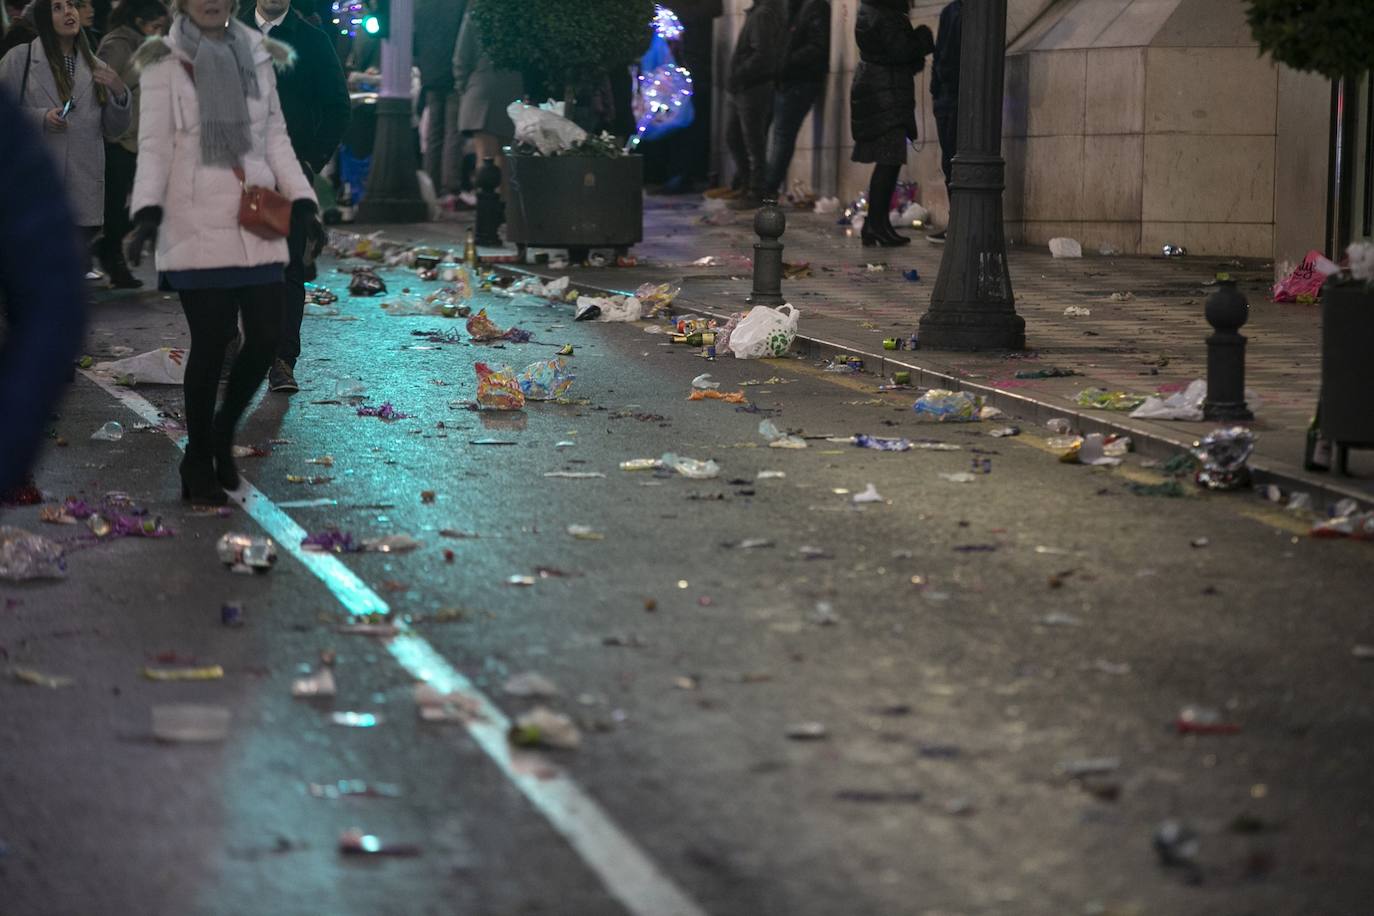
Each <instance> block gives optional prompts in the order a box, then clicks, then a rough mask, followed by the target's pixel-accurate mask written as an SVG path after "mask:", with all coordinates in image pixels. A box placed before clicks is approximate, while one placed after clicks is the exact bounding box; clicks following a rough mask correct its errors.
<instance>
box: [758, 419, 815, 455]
mask: <svg viewBox="0 0 1374 916" xmlns="http://www.w3.org/2000/svg"><path fill="white" fill-rule="evenodd" d="M759 435H760V436H763V438H765V439H767V440H768V447H769V448H793V449H796V448H806V440H805V439H803V438H802V437H801V436H793V435H791V434H789V433H786V432H784V431H783V430H781V429H778V425H777V424H776V423H774V422H773V421H772V420H760V421H759Z"/></svg>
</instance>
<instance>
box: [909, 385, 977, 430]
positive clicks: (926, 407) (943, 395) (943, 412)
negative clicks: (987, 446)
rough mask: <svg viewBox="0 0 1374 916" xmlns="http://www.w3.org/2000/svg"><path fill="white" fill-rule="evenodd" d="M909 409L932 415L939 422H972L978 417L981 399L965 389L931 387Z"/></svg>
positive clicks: (922, 414) (920, 413)
mask: <svg viewBox="0 0 1374 916" xmlns="http://www.w3.org/2000/svg"><path fill="white" fill-rule="evenodd" d="M911 409H912V410H914V411H916V413H917V414H919V415H921V416H927V417H934V418H935V419H937V420H939V421H940V422H941V423H972V422H976V421H977V420H978V419H979V411H981V410H982V409H983V399H982V398H980V397H975V396H974V395H972V394H969V393H968V392H967V391H947V390H945V389H943V388H932V389H930V390H929V391H927V392H926V393H925V394H924V395H922V396H921V398H920V400H918V401H917V402H916V403H915V404H913V405H912V406H911Z"/></svg>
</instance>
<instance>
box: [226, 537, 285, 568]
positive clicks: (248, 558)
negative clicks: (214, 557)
mask: <svg viewBox="0 0 1374 916" xmlns="http://www.w3.org/2000/svg"><path fill="white" fill-rule="evenodd" d="M215 550H216V551H217V552H218V553H219V559H220V562H221V563H225V564H227V565H228V566H229V567H230V568H231V569H233V571H234V572H252V571H254V570H262V571H266V570H269V569H271V568H272V564H273V563H276V562H277V545H276V544H275V543H274V542H273V541H272V539H271V538H267V537H254V536H253V535H251V534H240V533H236V532H232V531H231V532H229V533H228V534H225V535H224V536H223V537H221V538H220V539H219V543H218V544H216V545H215Z"/></svg>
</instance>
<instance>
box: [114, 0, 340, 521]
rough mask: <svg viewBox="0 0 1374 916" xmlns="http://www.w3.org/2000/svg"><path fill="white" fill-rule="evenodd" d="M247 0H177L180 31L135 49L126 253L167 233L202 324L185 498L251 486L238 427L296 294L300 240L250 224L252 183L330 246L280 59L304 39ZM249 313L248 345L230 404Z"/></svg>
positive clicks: (174, 275)
mask: <svg viewBox="0 0 1374 916" xmlns="http://www.w3.org/2000/svg"><path fill="white" fill-rule="evenodd" d="M237 5H238V3H237V0H174V2H173V3H172V11H173V20H172V27H171V31H170V34H169V35H168V36H167V37H166V38H165V39H157V38H154V39H150V40H149V41H147V42H146V43H144V45H143V46H142V47H140V48H139V50H138V52H137V54H136V55H135V57H136V59H137V60H138V61H139V62H140V64H141V66H142V67H143V73H142V77H141V80H140V85H141V100H140V106H141V110H140V113H139V125H138V173H137V175H136V177H135V178H134V191H133V197H132V200H131V201H130V207H129V209H130V210H131V211H133V213H134V224H135V226H134V230H133V231H132V232H131V233H130V234H129V238H128V242H127V245H126V255H127V257H128V260H129V262H130V263H131V264H134V265H137V264H138V263H139V262H140V261H141V260H142V254H143V249H144V248H145V247H146V246H147V244H148V242H149V241H151V240H153V239H156V241H157V248H156V264H157V270H158V275H159V281H160V283H159V285H160V286H161V287H162V288H164V289H173V290H176V292H177V293H178V294H179V295H180V297H181V306H182V310H183V311H184V312H185V313H186V321H187V324H189V325H190V329H191V352H190V355H189V357H188V358H187V361H186V383H185V392H186V434H187V441H186V457H185V458H184V459H183V460H182V462H181V485H182V486H181V490H182V498H183V499H190V500H193V501H195V502H199V503H208V504H213V505H222V504H224V503H225V502H226V501H227V500H228V496H227V494H226V493H225V490H226V489H229V490H233V489H237V488H238V486H239V477H238V472H237V470H236V469H235V467H234V460H233V454H232V450H233V442H234V438H233V437H234V428H235V426H236V425H237V424H238V421H239V418H240V417H241V416H242V415H243V412H244V410H245V409H247V407H248V403H249V402H250V401H251V400H252V398H253V394H254V392H256V391H257V389H258V386H259V385H260V384H262V380H263V378H264V377H265V376H266V374H267V370H268V367H269V366H271V364H272V357H273V354H274V353H275V352H276V342H277V333H278V328H279V326H280V324H281V310H282V307H283V302H284V299H283V296H284V294H285V287H284V286H283V273H284V270H285V267H286V263H287V259H288V256H287V245H286V239H285V238H272V239H266V238H262V237H261V236H259V235H256V234H254V233H252V232H249V231H248V230H246V229H244V228H243V227H242V226H241V225H239V202H240V198H241V195H242V190H243V185H244V184H247V185H248V186H250V187H251V186H261V187H267V188H276V189H277V190H278V191H279V192H280V193H281V194H282V195H283V196H285V197H287V198H289V199H290V200H291V201H293V203H292V209H291V219H292V222H293V223H296V222H297V221H306V222H307V225H309V226H310V227H312V229H313V233H312V235H313V239H312V243H313V244H309V245H308V246H307V247H308V248H311V249H313V250H318V240H319V239H320V238H321V237H322V234H323V229H322V227H320V226H319V223H318V220H317V218H316V211H317V206H316V202H315V195H314V192H313V191H312V190H311V187H310V183H309V182H308V181H307V180H306V177H305V173H304V172H303V171H302V170H301V166H300V163H299V162H298V161H297V159H296V154H295V153H294V152H293V151H292V148H291V140H290V138H289V137H288V136H287V133H286V122H285V121H284V120H283V118H282V113H281V103H280V101H279V100H278V98H277V81H276V74H275V72H274V70H273V68H274V66H288V65H289V64H290V59H291V56H292V55H291V51H290V49H289V48H287V47H286V46H284V45H282V44H280V43H278V42H274V41H272V40H271V39H270V38H265V37H264V36H263V35H262V34H261V33H259V32H257V31H256V30H254V29H250V28H248V27H247V26H245V25H243V24H242V23H240V22H239V21H238V20H237V19H236V18H235V16H234V13H235V9H236V7H237ZM236 168H241V169H242V172H243V174H244V182H243V183H240V180H239V178H238V177H237V176H236V175H235V172H234V170H235V169H236ZM240 317H241V318H242V321H243V329H244V341H243V346H242V348H241V349H240V350H239V354H238V357H237V358H236V359H235V361H234V365H233V367H232V369H231V370H230V373H229V384H228V386H227V387H226V389H225V394H224V400H223V402H222V403H221V404H220V408H219V412H218V413H216V412H215V399H216V392H217V390H218V387H219V379H220V374H221V370H222V368H223V364H224V354H225V348H226V347H227V345H228V344H229V342H230V340H231V339H232V338H233V337H234V336H235V335H236V333H237V326H238V321H239V319H240Z"/></svg>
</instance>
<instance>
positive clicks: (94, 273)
mask: <svg viewBox="0 0 1374 916" xmlns="http://www.w3.org/2000/svg"><path fill="white" fill-rule="evenodd" d="M104 279H105V275H104V274H103V273H101V272H100V271H98V270H88V271H86V282H87V283H99V282H100V281H101V280H104Z"/></svg>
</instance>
